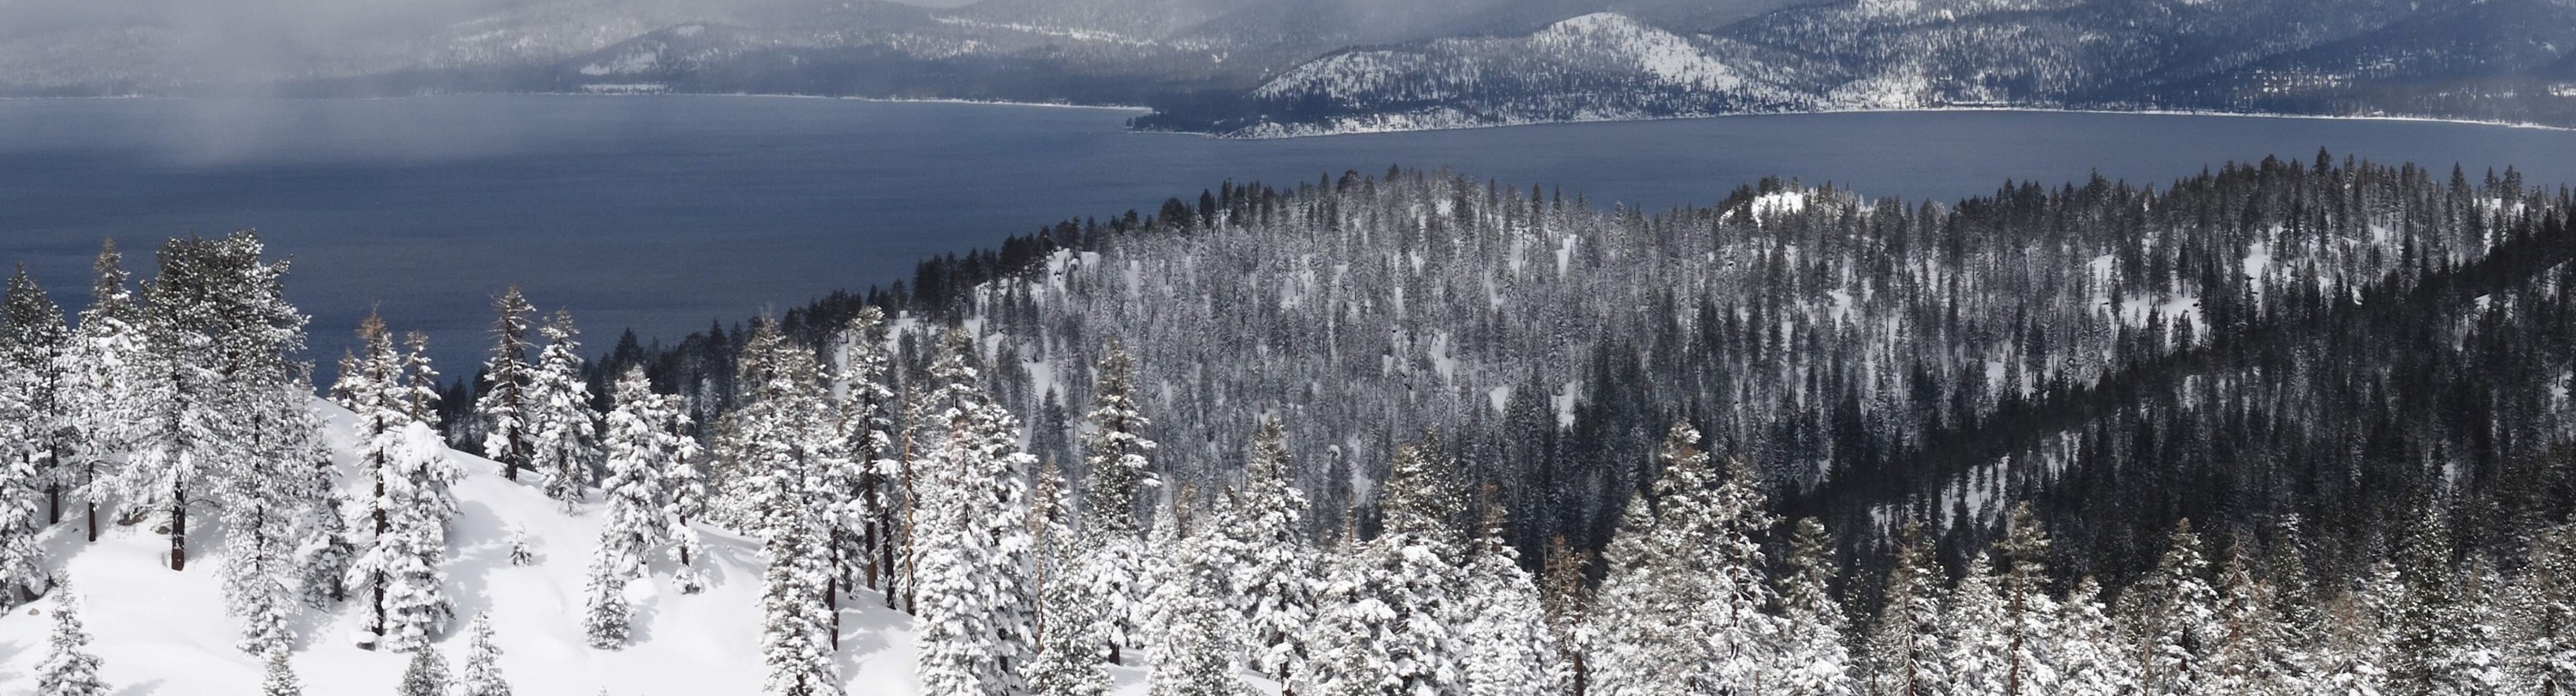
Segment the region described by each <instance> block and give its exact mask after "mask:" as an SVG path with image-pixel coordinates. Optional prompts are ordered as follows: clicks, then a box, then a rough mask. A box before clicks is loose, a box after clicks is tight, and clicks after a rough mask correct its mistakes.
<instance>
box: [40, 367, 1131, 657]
mask: <svg viewBox="0 0 2576 696" xmlns="http://www.w3.org/2000/svg"><path fill="white" fill-rule="evenodd" d="M315 407H316V408H319V409H323V411H324V412H325V413H326V414H327V415H328V416H329V417H330V421H331V427H330V432H329V433H328V438H329V440H330V442H331V444H332V446H333V448H334V450H335V451H336V452H338V456H339V457H340V460H341V463H342V464H343V466H344V475H343V480H344V481H346V482H348V483H349V484H350V485H356V484H357V483H358V481H357V476H356V475H355V469H354V467H351V466H349V465H350V464H352V463H353V462H354V461H355V455H354V454H353V451H354V449H353V447H352V446H351V442H352V438H351V436H350V432H351V429H350V425H351V421H350V415H349V414H348V412H347V411H344V410H342V409H340V408H339V407H337V406H332V405H328V404H326V403H323V402H320V401H316V402H315ZM449 456H450V457H452V458H453V459H452V461H455V462H456V463H458V464H459V465H460V466H462V467H463V468H464V469H465V471H466V477H465V479H464V480H463V481H462V482H460V483H459V484H458V485H457V487H456V494H457V498H458V499H459V501H460V507H461V508H462V510H463V514H462V515H460V516H459V517H458V518H457V519H456V521H455V522H454V523H453V524H452V525H451V528H450V531H449V534H448V555H449V557H448V562H447V566H446V572H447V591H448V593H449V596H450V597H451V598H453V599H454V601H455V602H456V605H457V610H458V620H457V622H456V625H455V627H454V628H453V629H451V631H450V632H449V635H447V636H446V637H445V638H444V639H443V640H442V641H441V642H440V645H439V648H440V650H441V651H442V652H443V653H444V654H446V655H447V656H448V658H449V661H450V663H451V664H452V665H459V666H461V665H462V664H463V659H464V653H465V643H466V633H467V631H466V630H465V628H466V625H467V623H468V622H469V621H470V620H471V619H472V617H473V616H474V615H475V614H477V613H480V612H486V611H488V612H491V616H492V622H493V626H494V629H495V638H496V642H497V643H498V644H499V645H500V647H501V649H502V656H501V660H500V664H501V669H502V671H503V673H504V674H506V675H507V676H508V677H509V680H510V682H511V684H512V686H513V689H514V691H515V692H516V693H520V694H531V695H537V696H554V695H565V696H582V695H587V694H595V693H601V691H602V689H605V690H606V691H605V692H606V693H608V694H614V695H616V696H723V695H731V694H755V693H758V692H759V690H760V686H761V678H762V676H763V674H762V669H761V663H760V633H759V627H760V611H759V603H758V599H759V595H760V575H761V570H762V568H763V566H764V565H765V560H764V559H763V558H762V557H761V555H760V552H759V549H760V545H759V543H758V542H757V541H756V540H752V539H747V538H744V537H741V536H737V535H734V534H730V533H726V532H723V531H720V530H715V529H709V528H705V527H700V528H699V529H698V532H699V534H701V535H702V536H703V538H704V539H705V544H704V547H703V548H704V555H703V556H701V557H699V560H698V563H699V564H701V565H702V566H703V567H704V571H705V573H706V578H707V587H706V590H705V591H704V592H702V593H699V594H695V595H683V594H680V593H678V592H677V591H675V590H673V589H671V586H670V584H669V581H670V572H671V569H672V568H671V563H670V561H668V560H663V561H661V562H659V563H657V564H656V565H655V567H654V573H653V579H652V581H650V582H638V583H634V584H632V585H630V586H629V588H630V592H629V597H630V599H631V600H632V601H633V604H634V611H635V627H634V635H633V639H632V641H631V642H630V644H629V645H627V646H626V648H625V649H623V650H614V651H611V650H598V649H593V648H591V647H589V646H588V645H587V644H586V643H585V641H584V639H583V634H582V630H581V625H580V612H581V609H582V587H583V576H584V570H585V568H586V567H587V564H588V563H589V562H590V549H591V548H593V547H594V546H596V545H597V538H598V535H599V527H600V523H601V520H600V515H599V514H597V512H596V511H595V510H585V511H582V512H579V513H575V514H565V513H564V512H562V511H560V510H559V509H558V508H557V507H556V506H555V505H554V503H553V501H550V500H548V499H547V498H546V497H545V495H544V494H543V493H542V492H541V491H539V490H538V489H537V488H535V487H533V486H531V485H527V484H525V483H513V482H511V481H509V480H506V479H504V478H502V477H501V474H500V466H499V465H498V464H495V463H493V462H492V461H490V460H486V459H483V458H480V457H474V456H471V455H466V454H462V453H454V452H451V453H450V454H449ZM594 507H595V506H594ZM209 517H211V515H210V516H209ZM101 519H102V521H105V520H108V519H109V517H108V516H106V515H102V517H101ZM147 527H148V525H147V524H136V525H132V526H115V527H111V528H110V529H108V530H107V531H106V532H105V533H104V534H102V535H101V537H100V538H99V540H98V543H96V544H86V543H84V542H83V540H82V536H83V535H82V534H81V531H80V529H79V528H78V526H77V525H73V524H64V525H58V526H56V527H55V528H54V529H53V530H52V531H51V533H50V534H49V536H47V537H46V539H45V542H44V544H45V549H46V552H47V559H48V563H49V564H50V565H51V566H52V567H54V568H57V569H64V570H67V571H68V572H69V574H70V577H71V579H72V585H73V587H74V588H75V590H76V591H77V592H78V594H79V595H80V598H81V605H80V612H81V619H82V620H83V621H84V622H86V623H87V624H88V628H89V631H90V633H91V635H92V636H93V637H94V638H95V639H96V641H95V642H94V643H92V645H91V648H92V651H93V652H95V653H96V654H97V655H98V656H99V657H100V658H101V659H102V660H103V661H104V663H105V664H104V666H103V668H102V670H101V671H102V674H103V675H104V676H105V678H106V679H107V681H108V683H109V685H110V687H111V688H112V689H114V691H113V692H112V693H114V694H115V695H116V696H152V695H168V696H198V695H201V694H203V695H218V696H219V695H229V694H254V693H258V691H259V684H260V679H261V676H262V674H263V671H262V670H263V666H262V664H261V663H260V661H259V660H258V658H256V657H254V656H251V655H248V654H245V653H243V652H241V651H239V650H237V649H235V648H234V647H233V644H234V642H235V641H236V640H237V639H239V637H240V627H239V623H238V622H236V621H234V620H232V619H230V618H227V617H226V616H225V615H224V610H223V604H222V602H221V601H220V600H219V598H218V593H219V590H218V589H217V588H218V585H219V584H220V581H219V580H218V577H219V571H220V569H219V568H218V565H219V564H221V563H223V561H224V559H223V557H222V554H221V553H219V552H214V551H213V550H214V549H217V548H219V547H220V546H221V538H220V536H219V535H220V534H221V532H220V531H216V532H215V533H214V534H204V533H199V534H196V535H193V536H192V537H191V538H190V540H189V544H190V547H191V548H192V549H204V550H206V551H202V552H198V553H197V554H195V555H192V557H191V559H190V563H189V564H188V570H187V571H186V572H172V571H170V570H169V568H168V567H167V565H166V564H164V563H163V560H164V559H165V558H166V557H167V554H168V552H169V548H170V545H169V541H168V539H167V538H166V537H163V536H161V535H159V534H155V533H153V532H152V531H151V530H150V529H148V528H147ZM514 527H515V528H518V529H523V530H525V532H526V535H527V538H528V539H529V540H530V546H531V547H532V548H533V549H534V550H535V552H536V562H535V563H534V564H532V565H529V566H525V567H519V566H512V565H511V564H510V561H509V555H510V544H509V539H510V536H511V531H512V529H513V528H514ZM55 597H59V594H57V595H55ZM55 597H48V598H46V599H44V600H40V601H37V602H35V603H33V604H30V605H27V606H24V607H20V608H18V609H17V610H15V611H12V612H10V613H9V614H8V615H7V616H5V617H0V696H17V695H19V694H34V693H35V683H34V682H35V678H34V675H35V669H36V665H37V662H38V661H40V660H42V659H44V653H45V645H46V637H47V635H48V632H50V631H51V630H52V628H53V623H54V620H53V616H52V613H53V612H54V611H55V610H56V606H57V604H56V600H55ZM844 605H845V606H844V608H843V610H842V617H841V653H840V659H839V670H840V673H841V675H842V677H843V678H844V679H845V680H846V681H847V683H848V686H849V691H850V693H854V694H869V695H871V696H904V695H907V694H912V693H915V691H916V685H915V683H914V679H913V642H912V621H911V618H910V617H909V616H906V615H904V614H901V613H898V612H894V611H889V610H886V609H884V608H883V607H884V603H883V601H882V600H880V599H879V598H878V595H876V594H874V593H871V592H865V591H861V592H859V593H858V594H857V596H856V597H848V598H844ZM364 608H365V603H364V602H363V601H359V600H356V599H355V598H353V599H352V601H351V602H348V603H345V604H342V605H340V606H338V607H335V608H334V609H333V610H331V611H328V612H314V611H307V612H305V613H304V615H302V616H300V617H298V618H297V619H296V620H295V621H294V623H293V625H294V628H295V630H296V632H297V636H298V638H299V642H298V648H297V651H296V654H295V657H294V661H293V664H294V667H295V671H296V673H297V676H299V677H300V678H302V679H303V682H304V689H305V693H307V694H316V695H319V696H341V695H344V694H389V693H393V692H394V687H395V685H396V684H397V683H398V682H399V681H400V678H401V674H402V670H403V666H404V664H405V662H406V660H407V659H408V658H407V656H405V655H396V654H388V653H378V652H369V651H365V650H360V649H358V648H356V647H353V646H352V643H351V641H350V640H349V638H350V636H351V634H352V633H353V632H354V631H356V630H357V629H358V626H359V622H360V620H361V617H360V614H361V613H362V612H363V611H364ZM1112 674H1113V676H1114V677H1115V678H1116V679H1117V680H1118V683H1119V685H1120V692H1121V693H1129V692H1133V693H1142V691H1143V688H1142V683H1141V681H1142V677H1143V671H1142V670H1140V669H1135V668H1113V669H1112Z"/></svg>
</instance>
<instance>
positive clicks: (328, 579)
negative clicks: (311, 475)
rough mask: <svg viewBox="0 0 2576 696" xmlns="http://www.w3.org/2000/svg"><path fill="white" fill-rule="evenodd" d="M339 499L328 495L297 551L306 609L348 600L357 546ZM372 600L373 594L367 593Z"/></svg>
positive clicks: (370, 591) (315, 512) (317, 509)
mask: <svg viewBox="0 0 2576 696" xmlns="http://www.w3.org/2000/svg"><path fill="white" fill-rule="evenodd" d="M345 514H346V513H344V512H342V511H341V508H340V496H338V495H336V494H331V493H325V494H323V496H322V500H321V501H320V502H319V503H318V506H317V507H316V508H315V509H314V511H313V514H312V520H311V523H310V527H308V529H307V531H306V534H305V538H304V545H303V546H301V547H299V548H298V549H296V557H297V558H298V559H299V560H298V565H299V567H300V569H301V573H302V578H301V581H300V582H298V583H297V585H298V587H300V588H302V590H303V595H304V606H306V607H308V608H313V609H324V608H328V607H330V606H331V605H333V604H337V603H340V602H342V601H345V600H347V599H348V598H349V584H348V580H349V577H348V576H349V566H351V565H354V564H356V563H357V558H358V544H357V542H356V541H354V540H352V539H351V538H350V534H349V525H348V523H347V521H346V519H344V517H343V516H344V515H345ZM368 593H369V599H370V600H371V601H372V600H373V595H374V591H373V589H372V588H369V589H368Z"/></svg>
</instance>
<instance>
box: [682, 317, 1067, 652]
mask: <svg viewBox="0 0 2576 696" xmlns="http://www.w3.org/2000/svg"><path fill="white" fill-rule="evenodd" d="M739 373H740V375H741V377H740V378H739V379H740V381H741V384H743V385H744V386H743V389H744V390H745V399H744V403H743V405H742V406H741V407H740V408H739V409H737V410H735V411H734V413H733V414H732V415H731V416H728V418H727V422H726V423H725V427H724V428H723V430H724V434H723V436H722V437H721V438H720V439H719V440H718V447H719V457H720V458H721V459H723V460H725V461H726V462H727V463H728V465H729V466H731V467H733V471H734V472H735V473H734V476H735V480H736V481H737V482H739V483H742V484H743V487H744V488H745V492H747V493H750V494H752V495H754V496H757V497H756V498H755V499H754V500H753V510H754V511H755V512H756V513H757V517H756V518H755V519H754V525H753V529H754V531H755V532H756V533H758V534H759V536H760V537H761V539H762V548H764V549H765V550H767V551H768V552H769V568H768V570H766V571H765V572H763V573H762V575H761V578H762V589H761V615H762V617H763V620H764V622H765V628H764V629H763V632H762V636H761V655H762V659H763V660H764V661H765V663H766V664H767V665H768V668H769V675H768V679H767V681H766V682H765V686H764V692H763V693H766V694H769V695H770V696H821V695H831V694H839V693H840V692H841V687H840V678H839V677H838V676H837V675H835V674H834V673H833V669H832V662H831V658H832V648H831V645H832V639H833V635H832V632H833V630H834V626H835V625H836V623H837V622H836V616H835V614H834V613H833V612H832V608H831V607H829V606H827V605H826V604H825V602H824V600H825V598H824V592H825V591H826V588H827V587H828V586H829V585H830V581H831V572H832V569H831V565H830V556H829V554H830V551H831V549H830V547H829V545H828V537H827V536H826V533H827V531H828V527H827V526H825V522H824V520H823V516H822V513H821V511H820V510H818V509H817V506H818V505H819V504H820V501H819V500H817V498H818V492H819V486H820V482H821V480H822V478H821V472H823V471H825V470H827V469H828V468H829V467H831V466H833V465H834V464H835V463H836V462H837V461H838V459H837V456H838V455H837V452H838V448H839V444H840V443H839V442H838V439H837V435H838V433H836V432H834V431H833V430H832V425H833V422H834V416H833V415H832V414H831V413H830V403H829V401H828V400H827V399H825V398H823V396H822V395H821V394H820V393H819V392H820V391H821V389H822V386H823V380H822V373H821V368H820V367H819V366H818V365H816V364H815V361H814V356H813V354H812V353H811V352H809V351H806V350H805V349H803V348H801V347H798V346H795V345H792V344H790V343H788V342H787V340H786V337H785V336H783V335H781V334H779V333H778V331H777V329H776V328H775V327H774V326H773V325H772V324H771V323H769V322H766V321H764V322H762V323H760V324H759V325H757V326H755V327H754V328H753V330H752V335H751V337H750V338H749V339H748V340H747V341H746V343H745V346H744V349H743V357H742V366H741V369H740V372H739ZM1014 522H1017V520H1016V519H1015V520H1014Z"/></svg>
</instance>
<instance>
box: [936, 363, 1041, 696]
mask: <svg viewBox="0 0 2576 696" xmlns="http://www.w3.org/2000/svg"><path fill="white" fill-rule="evenodd" d="M974 350H975V345H974V342H973V340H972V339H971V338H969V337H968V336H967V335H966V334H965V332H963V331H956V330H952V331H950V332H949V334H948V337H947V338H946V339H945V340H944V341H942V345H941V349H940V351H941V352H940V355H939V358H938V360H937V362H936V364H935V365H934V366H933V368H932V370H931V378H932V379H933V380H934V381H935V383H936V385H937V386H936V387H935V388H936V389H937V390H938V394H937V395H935V396H934V399H935V402H936V403H940V404H942V405H943V406H944V409H943V410H942V411H941V412H940V414H939V416H937V418H938V422H939V423H942V424H945V425H946V432H945V433H944V434H943V436H942V437H940V439H939V440H938V441H937V442H936V443H935V444H934V445H933V446H932V448H931V451H930V456H929V458H928V459H927V460H925V461H923V462H921V463H919V464H918V465H917V469H918V471H920V472H921V474H922V476H923V477H924V480H923V481H922V482H921V485H920V487H919V488H918V489H917V493H918V494H919V495H921V496H922V498H921V501H920V507H919V508H918V510H919V512H920V514H921V517H920V521H919V522H918V526H917V527H915V531H914V534H915V543H917V544H918V545H919V547H920V554H921V555H920V557H919V560H918V561H917V563H919V567H918V571H917V572H918V575H917V576H916V578H915V580H914V589H915V590H916V591H917V592H918V596H919V604H918V605H917V607H916V609H917V611H916V613H915V616H917V617H919V618H918V620H919V621H920V622H921V624H922V625H923V627H924V628H923V629H922V631H921V633H920V637H919V644H920V648H919V653H918V659H919V661H920V662H919V667H918V674H920V676H921V684H922V692H923V693H925V694H931V695H933V696H969V695H988V694H989V695H999V694H1013V693H1018V692H1019V691H1020V690H1021V689H1022V684H1021V683H1020V672H1019V670H1020V667H1021V665H1022V664H1023V663H1024V662H1025V661H1026V660H1027V658H1028V655H1029V653H1030V650H1029V648H1028V645H1027V641H1028V639H1029V630H1030V628H1031V622H1030V618H1031V617H1030V613H1031V606H1030V605H1031V604H1032V602H1031V599H1032V598H1030V597H1029V596H1028V594H1027V593H1028V586H1027V584H1026V577H1025V573H1026V572H1027V568H1028V562H1029V553H1030V550H1031V549H1030V547H1031V539H1030V535H1029V533H1028V527H1027V520H1028V514H1029V511H1028V505H1029V503H1028V500H1027V485H1028V483H1027V478H1028V476H1029V472H1030V470H1031V469H1032V468H1034V467H1035V464H1036V463H1035V462H1034V461H1032V459H1033V457H1031V456H1030V455H1028V454H1027V453H1025V452H1021V451H1019V448H1018V443H1017V440H1018V432H1019V424H1018V423H1017V422H1016V419H1014V418H1012V417H1011V414H1010V412H1009V411H1007V410H1004V409H1002V407H1000V406H996V405H993V404H991V403H989V402H988V401H987V400H986V399H985V398H984V397H983V395H982V394H981V392H980V390H978V389H977V387H976V384H977V383H978V381H979V380H978V379H977V375H976V371H975V369H974V368H973V367H970V366H968V365H967V362H966V361H967V359H968V358H969V356H970V354H971V352H972V351H974Z"/></svg>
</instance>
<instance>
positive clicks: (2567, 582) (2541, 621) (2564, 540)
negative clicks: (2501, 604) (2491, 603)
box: [2506, 524, 2576, 696]
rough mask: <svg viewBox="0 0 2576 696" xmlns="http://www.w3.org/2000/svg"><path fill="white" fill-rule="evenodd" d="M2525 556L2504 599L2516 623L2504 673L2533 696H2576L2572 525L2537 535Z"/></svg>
mask: <svg viewBox="0 0 2576 696" xmlns="http://www.w3.org/2000/svg"><path fill="white" fill-rule="evenodd" d="M2529 556H2530V558H2529V562H2528V563H2525V564H2524V565H2523V570H2522V574H2521V575H2520V576H2518V577H2516V578H2515V579H2514V583H2513V586H2512V588H2511V589H2509V590H2507V595H2506V596H2507V601H2509V602H2511V603H2512V605H2513V607H2514V609H2513V614H2514V615H2515V616H2516V618H2517V619H2519V620H2518V621H2516V622H2515V623H2514V625H2513V637H2514V640H2513V641H2512V643H2511V644H2512V645H2513V646H2515V648H2514V650H2512V651H2511V652H2509V653H2508V654H2507V657H2506V659H2507V660H2508V661H2509V663H2510V666H2509V668H2508V671H2507V673H2508V675H2509V678H2510V679H2512V683H2513V684H2514V685H2515V688H2518V689H2522V690H2525V691H2527V692H2529V693H2532V694H2536V695H2537V696H2566V695H2567V694H2576V525H2570V524H2560V525H2558V526H2555V527H2551V528H2549V529H2548V530H2547V531H2544V532H2542V533H2541V534H2540V535H2539V536H2538V537H2537V538H2535V539H2533V540H2532V543H2531V549H2530V551H2529Z"/></svg>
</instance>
